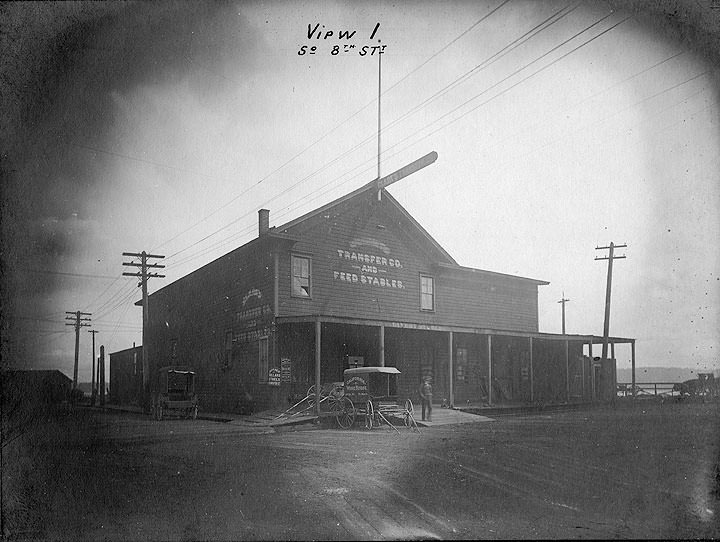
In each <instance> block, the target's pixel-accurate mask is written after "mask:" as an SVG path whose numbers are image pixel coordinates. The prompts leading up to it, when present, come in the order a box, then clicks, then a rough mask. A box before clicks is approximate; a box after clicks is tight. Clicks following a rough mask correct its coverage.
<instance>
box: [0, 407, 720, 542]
mask: <svg viewBox="0 0 720 542" xmlns="http://www.w3.org/2000/svg"><path fill="white" fill-rule="evenodd" d="M719 421H720V405H718V404H712V405H710V404H708V405H702V404H665V405H659V404H652V405H650V404H644V405H640V406H636V407H632V408H629V407H625V408H624V407H619V408H617V409H594V410H588V411H574V412H564V413H553V414H536V415H528V416H507V417H501V418H497V419H495V420H494V421H492V422H486V423H477V424H463V425H451V426H443V427H433V428H426V429H424V430H423V431H422V433H421V434H419V435H418V434H415V433H409V432H407V433H406V432H403V433H402V435H398V434H396V433H394V432H392V431H390V430H387V429H386V430H373V431H366V430H364V429H357V430H350V431H342V430H338V429H311V430H296V431H284V432H278V433H275V434H247V433H241V432H238V429H237V427H234V426H232V425H230V424H223V423H217V422H210V421H201V420H196V421H182V420H168V421H163V422H154V421H152V420H150V419H147V418H143V417H140V416H135V415H129V414H117V413H101V412H97V411H90V410H82V409H80V410H76V411H75V412H73V413H72V414H71V415H69V416H67V417H65V418H63V419H62V420H60V421H59V422H58V423H57V424H54V425H50V426H44V427H43V428H41V430H37V431H35V432H34V433H33V434H32V435H29V436H28V437H27V438H26V439H24V440H21V441H17V442H16V443H13V444H12V445H10V446H8V447H6V448H7V450H4V458H3V462H4V465H3V466H4V469H3V497H4V498H3V507H4V512H5V516H4V528H5V529H6V533H7V534H9V535H10V536H31V537H33V538H36V537H40V538H54V539H100V538H102V539H110V540H131V539H132V540H137V539H148V538H150V539H171V540H180V539H186V540H195V539H232V540H237V539H309V538H312V539H328V540H341V539H342V540H346V539H433V538H442V539H445V538H465V539H486V538H490V539H493V538H533V539H534V538H689V537H718V536H720V521H719V518H718V515H719V514H720V506H719V505H720V499H719V496H718V494H717V490H718V485H717V484H718V480H717V476H718V473H717V472H716V470H715V469H717V465H718V462H719V461H720V423H719Z"/></svg>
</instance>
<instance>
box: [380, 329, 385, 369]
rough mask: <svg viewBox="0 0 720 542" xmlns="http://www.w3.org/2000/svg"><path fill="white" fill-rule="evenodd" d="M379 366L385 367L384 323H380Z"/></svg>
mask: <svg viewBox="0 0 720 542" xmlns="http://www.w3.org/2000/svg"><path fill="white" fill-rule="evenodd" d="M380 367H385V324H380Z"/></svg>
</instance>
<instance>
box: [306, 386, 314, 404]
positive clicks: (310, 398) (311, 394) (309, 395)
mask: <svg viewBox="0 0 720 542" xmlns="http://www.w3.org/2000/svg"><path fill="white" fill-rule="evenodd" d="M305 399H306V400H307V402H308V405H310V406H313V405H314V404H315V384H313V385H312V386H310V387H309V388H308V391H307V394H306V395H305Z"/></svg>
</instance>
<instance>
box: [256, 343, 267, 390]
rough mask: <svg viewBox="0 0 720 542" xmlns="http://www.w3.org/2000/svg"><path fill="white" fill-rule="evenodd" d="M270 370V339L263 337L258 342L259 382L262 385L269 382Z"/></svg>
mask: <svg viewBox="0 0 720 542" xmlns="http://www.w3.org/2000/svg"><path fill="white" fill-rule="evenodd" d="M269 370H270V366H269V356H268V338H267V337H262V338H261V339H260V340H258V381H259V382H260V383H261V384H264V383H266V382H267V381H268V371H269Z"/></svg>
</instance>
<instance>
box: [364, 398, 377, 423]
mask: <svg viewBox="0 0 720 542" xmlns="http://www.w3.org/2000/svg"><path fill="white" fill-rule="evenodd" d="M374 418H375V409H374V408H373V404H372V401H368V402H367V403H366V404H365V429H372V428H373V421H374Z"/></svg>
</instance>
